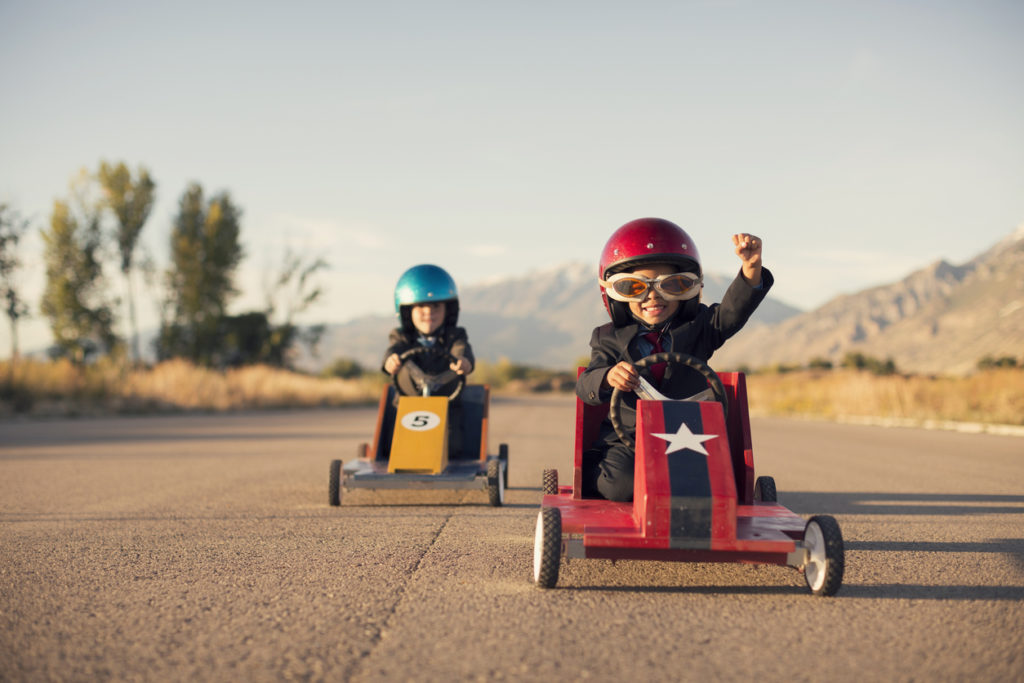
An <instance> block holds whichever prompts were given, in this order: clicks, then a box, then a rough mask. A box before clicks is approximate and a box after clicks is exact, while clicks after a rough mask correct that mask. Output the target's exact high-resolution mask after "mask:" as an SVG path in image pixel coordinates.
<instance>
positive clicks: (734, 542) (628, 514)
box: [533, 353, 844, 595]
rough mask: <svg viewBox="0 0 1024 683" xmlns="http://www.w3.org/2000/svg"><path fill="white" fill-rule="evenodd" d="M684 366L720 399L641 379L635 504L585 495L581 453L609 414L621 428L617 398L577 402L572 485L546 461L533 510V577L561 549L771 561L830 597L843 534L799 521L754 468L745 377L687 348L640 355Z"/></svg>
mask: <svg viewBox="0 0 1024 683" xmlns="http://www.w3.org/2000/svg"><path fill="white" fill-rule="evenodd" d="M661 362H670V363H679V364H683V365H688V366H690V367H692V368H694V369H695V370H698V371H699V372H701V373H702V374H704V376H705V377H706V378H707V379H708V383H709V385H710V387H711V390H712V392H713V393H714V398H715V399H717V400H709V401H695V400H685V401H674V400H669V399H666V398H665V397H664V396H660V395H658V394H657V392H656V391H654V390H653V389H651V387H650V386H649V385H646V391H641V392H638V393H641V395H642V396H643V395H646V396H647V397H648V398H641V399H640V400H638V401H637V423H636V438H635V441H636V470H635V472H636V474H635V480H634V493H633V502H632V503H617V502H611V501H607V500H590V499H584V498H583V497H582V496H581V479H582V476H581V472H582V469H581V468H582V455H583V451H584V449H585V448H586V447H588V446H589V445H590V444H591V443H593V441H594V439H595V438H596V436H597V431H598V427H599V426H600V424H601V421H602V420H603V419H604V417H605V416H606V415H607V414H609V412H610V414H611V417H612V423H613V425H615V427H616V430H617V431H618V432H619V436H620V438H622V439H623V441H624V442H626V443H629V441H630V440H631V439H632V435H630V434H627V433H625V432H623V431H622V426H621V424H620V423H619V420H618V407H619V405H620V403H621V399H622V395H621V392H619V391H617V390H616V391H614V392H613V393H612V400H611V402H610V406H609V404H606V405H602V406H590V405H587V404H585V403H583V402H582V401H580V400H579V399H577V402H576V447H575V457H574V465H573V482H572V486H559V485H558V471H557V470H545V471H544V482H543V486H544V494H545V495H544V499H543V501H542V503H541V510H540V513H539V514H538V516H537V527H536V535H535V541H534V567H533V578H534V581H535V582H536V583H537V585H538V586H540V587H542V588H551V587H553V586H554V585H555V584H556V583H557V581H558V573H559V567H560V564H561V560H562V557H565V558H566V560H569V559H570V558H605V559H613V560H616V559H623V560H624V559H630V560H662V561H674V562H746V563H754V564H777V565H787V566H791V567H795V568H797V569H798V570H799V571H802V572H803V575H804V578H805V580H806V582H807V586H808V588H810V590H811V592H812V593H814V594H815V595H833V594H835V592H836V591H838V590H839V587H840V585H841V584H842V580H843V565H844V553H843V538H842V534H841V532H840V530H839V525H838V524H837V523H836V521H835V519H833V518H832V517H830V516H828V515H818V516H814V517H811V518H810V520H808V521H806V522H805V521H804V519H803V518H801V517H800V516H798V515H796V514H794V513H793V512H791V511H790V510H788V509H786V508H785V507H783V506H782V505H779V503H778V502H777V498H776V490H775V482H774V480H773V479H772V478H771V477H758V478H757V479H755V478H754V452H753V449H752V448H751V441H750V420H749V415H748V412H747V392H746V380H745V377H744V376H743V374H742V373H722V374H721V375H718V374H716V373H715V372H714V371H713V370H712V369H711V368H710V367H709V366H708V365H707V364H706V363H703V362H702V361H700V360H699V359H697V358H694V357H693V356H688V355H685V354H678V353H661V354H655V355H653V356H648V357H647V358H645V359H643V360H642V361H640V362H639V363H637V364H636V365H637V366H639V367H644V366H646V365H650V364H654V363H661Z"/></svg>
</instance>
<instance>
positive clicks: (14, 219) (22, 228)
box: [0, 204, 29, 362]
mask: <svg viewBox="0 0 1024 683" xmlns="http://www.w3.org/2000/svg"><path fill="white" fill-rule="evenodd" d="M28 227H29V221H28V220H27V219H23V218H22V217H21V215H20V214H19V213H18V212H17V211H15V210H14V209H12V208H10V207H9V206H8V205H7V204H0V299H2V300H3V306H4V313H6V314H7V319H8V321H10V326H11V361H12V362H13V361H16V360H18V320H19V319H20V318H22V317H24V316H26V315H28V311H29V308H28V304H27V303H26V302H25V301H24V299H22V298H21V294H20V293H19V292H18V285H17V282H16V278H15V274H16V273H17V272H18V270H19V269H20V268H21V257H20V256H19V255H18V242H19V241H20V240H21V237H22V235H24V234H25V232H26V231H27V230H28Z"/></svg>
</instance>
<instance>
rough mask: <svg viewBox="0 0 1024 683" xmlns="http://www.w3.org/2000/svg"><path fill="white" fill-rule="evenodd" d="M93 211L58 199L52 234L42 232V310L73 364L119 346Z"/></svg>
mask: <svg viewBox="0 0 1024 683" xmlns="http://www.w3.org/2000/svg"><path fill="white" fill-rule="evenodd" d="M73 189H74V188H73ZM78 189H81V188H80V187H79V188H78ZM94 207H95V205H94V204H93V203H90V202H87V201H85V200H83V199H82V198H81V196H79V197H78V200H77V201H74V200H72V201H70V202H69V201H62V200H56V201H54V203H53V214H52V215H51V217H50V230H49V231H46V230H44V231H43V233H42V236H43V242H44V244H45V260H46V287H45V289H44V291H43V298H42V301H41V302H40V310H41V311H42V313H43V315H45V316H46V317H47V318H49V319H50V326H51V329H52V330H53V338H54V343H55V344H56V346H57V349H58V350H59V352H60V353H61V354H63V355H65V356H67V357H69V358H70V359H71V360H72V361H74V362H76V363H82V362H84V361H85V360H86V359H87V358H88V356H89V355H91V354H92V353H94V352H96V351H99V350H102V351H104V352H107V353H109V352H110V351H112V350H114V349H115V347H116V346H117V337H116V336H115V334H114V332H113V324H114V316H113V313H112V306H111V305H110V303H109V302H108V301H107V299H106V295H105V288H104V281H103V266H102V259H101V257H102V253H101V252H102V249H101V247H102V234H101V232H100V221H99V214H98V213H97V212H96V211H95V208H94Z"/></svg>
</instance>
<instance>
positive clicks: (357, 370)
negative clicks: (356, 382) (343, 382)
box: [323, 358, 365, 379]
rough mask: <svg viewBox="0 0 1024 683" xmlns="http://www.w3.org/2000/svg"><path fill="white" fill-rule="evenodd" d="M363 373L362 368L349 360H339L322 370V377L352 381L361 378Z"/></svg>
mask: <svg viewBox="0 0 1024 683" xmlns="http://www.w3.org/2000/svg"><path fill="white" fill-rule="evenodd" d="M364 372H365V370H363V366H362V365H360V364H359V363H358V362H356V361H354V360H352V359H351V358H339V359H337V360H336V361H334V362H333V363H331V364H330V365H329V366H328V367H327V368H325V369H324V371H323V376H324V377H340V378H341V379H354V378H356V377H362V376H363V373H364Z"/></svg>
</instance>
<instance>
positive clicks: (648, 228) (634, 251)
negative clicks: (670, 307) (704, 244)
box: [598, 218, 703, 327]
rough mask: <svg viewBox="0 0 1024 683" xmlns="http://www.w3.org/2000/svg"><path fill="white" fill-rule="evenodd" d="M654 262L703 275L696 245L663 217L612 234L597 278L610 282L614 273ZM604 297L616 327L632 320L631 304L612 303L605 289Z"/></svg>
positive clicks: (642, 219)
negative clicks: (609, 278) (609, 279)
mask: <svg viewBox="0 0 1024 683" xmlns="http://www.w3.org/2000/svg"><path fill="white" fill-rule="evenodd" d="M653 263H669V264H673V265H676V266H678V267H679V271H680V272H690V273H694V272H695V273H697V274H698V275H703V272H702V269H701V265H700V254H699V253H698V252H697V245H696V244H694V242H693V239H692V238H691V237H690V236H689V235H687V234H686V231H685V230H683V229H682V228H680V227H679V226H678V225H676V224H675V223H673V222H671V221H667V220H665V219H663V218H638V219H636V220H635V221H630V222H629V223H626V224H625V225H623V226H622V227H621V228H619V229H618V230H616V231H615V232H613V233H612V236H611V237H609V238H608V241H607V242H605V245H604V249H602V250H601V263H600V269H599V271H598V277H599V278H600V279H601V280H607V279H608V277H609V276H610V275H614V274H615V273H621V272H622V271H624V270H630V269H632V268H638V267H640V266H643V265H647V264H653ZM601 298H602V299H603V300H604V307H605V309H606V310H607V311H608V315H609V316H611V319H612V322H613V323H615V326H616V327H620V326H622V325H625V324H626V323H628V322H630V321H631V320H632V314H631V313H630V312H629V305H628V304H626V303H624V302H621V301H614V300H612V301H609V299H608V295H607V294H606V293H605V290H604V288H603V287H602V288H601ZM687 303H689V302H687ZM697 303H698V300H696V299H694V300H693V303H692V305H684V306H680V311H683V310H684V309H687V310H688V309H690V308H692V307H693V306H696V305H697Z"/></svg>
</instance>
